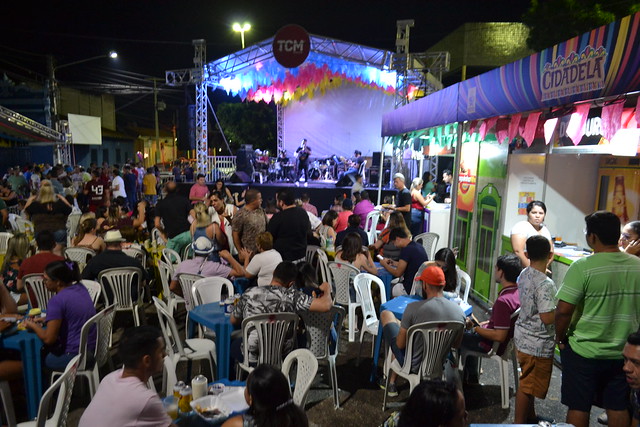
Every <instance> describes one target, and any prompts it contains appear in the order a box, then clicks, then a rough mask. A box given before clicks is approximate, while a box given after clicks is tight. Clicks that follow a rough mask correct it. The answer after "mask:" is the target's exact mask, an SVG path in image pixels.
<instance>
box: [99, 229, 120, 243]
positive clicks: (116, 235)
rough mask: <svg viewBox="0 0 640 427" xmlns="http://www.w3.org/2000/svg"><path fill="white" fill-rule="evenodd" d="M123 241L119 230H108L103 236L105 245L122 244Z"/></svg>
mask: <svg viewBox="0 0 640 427" xmlns="http://www.w3.org/2000/svg"><path fill="white" fill-rule="evenodd" d="M124 241H125V239H124V237H122V234H121V233H120V230H109V231H107V234H105V235H104V242H105V243H116V242H124Z"/></svg>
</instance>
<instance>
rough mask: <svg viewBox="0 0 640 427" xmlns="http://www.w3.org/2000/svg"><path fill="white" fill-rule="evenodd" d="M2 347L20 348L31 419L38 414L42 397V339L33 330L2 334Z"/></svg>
mask: <svg viewBox="0 0 640 427" xmlns="http://www.w3.org/2000/svg"><path fill="white" fill-rule="evenodd" d="M0 348H6V349H12V350H18V351H19V352H20V355H21V356H22V371H23V375H24V385H25V392H26V397H27V413H28V416H29V418H30V419H34V418H35V417H36V416H37V415H38V406H39V405H40V399H41V398H42V363H41V361H40V349H41V348H42V341H41V340H40V338H38V336H37V335H36V334H35V333H33V332H28V331H18V332H17V333H14V334H10V335H0Z"/></svg>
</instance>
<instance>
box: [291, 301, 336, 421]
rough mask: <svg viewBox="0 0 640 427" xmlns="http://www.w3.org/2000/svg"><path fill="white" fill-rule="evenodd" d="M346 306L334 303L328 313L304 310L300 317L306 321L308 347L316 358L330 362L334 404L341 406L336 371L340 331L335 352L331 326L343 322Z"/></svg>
mask: <svg viewBox="0 0 640 427" xmlns="http://www.w3.org/2000/svg"><path fill="white" fill-rule="evenodd" d="M344 314H345V310H344V308H342V307H340V306H337V305H334V306H333V307H331V310H329V311H328V312H326V313H316V312H312V311H304V312H302V313H300V317H301V318H302V321H303V322H304V327H305V330H306V333H307V347H308V348H309V350H311V352H312V353H313V354H314V356H315V357H316V359H318V360H323V361H325V360H326V361H327V363H328V364H329V374H330V376H331V388H332V390H333V406H334V408H335V409H338V408H340V395H339V392H340V389H339V388H338V373H337V371H336V358H337V357H338V348H339V345H340V333H338V334H337V335H336V343H335V348H334V350H333V352H332V351H331V349H330V346H329V342H330V340H331V326H332V325H340V324H342V320H343V319H344Z"/></svg>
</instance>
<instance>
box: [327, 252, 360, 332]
mask: <svg viewBox="0 0 640 427" xmlns="http://www.w3.org/2000/svg"><path fill="white" fill-rule="evenodd" d="M328 266H329V271H330V273H331V283H332V284H333V287H334V288H335V293H336V294H335V298H334V302H335V303H336V304H340V305H343V306H346V307H347V310H348V313H349V342H354V341H355V340H356V308H358V307H359V306H360V300H359V298H358V294H357V293H356V300H355V301H352V300H351V295H350V293H349V288H350V287H351V286H352V284H353V279H354V277H356V276H357V275H358V274H360V270H358V269H357V268H356V267H354V266H353V265H351V264H347V263H344V262H333V261H332V262H330V263H329V265H328Z"/></svg>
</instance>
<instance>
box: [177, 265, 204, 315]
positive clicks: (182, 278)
mask: <svg viewBox="0 0 640 427" xmlns="http://www.w3.org/2000/svg"><path fill="white" fill-rule="evenodd" d="M202 277H203V276H200V275H199V274H191V273H180V274H178V282H180V288H181V289H182V297H183V298H184V302H185V305H186V306H187V311H191V310H193V307H194V306H193V292H192V291H191V289H193V284H194V283H195V282H196V281H198V280H200V279H202Z"/></svg>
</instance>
